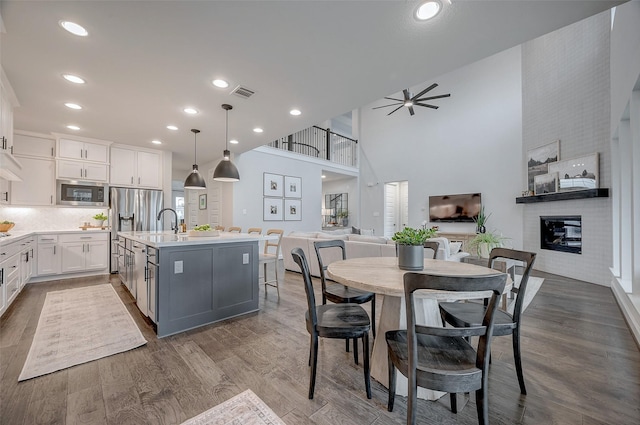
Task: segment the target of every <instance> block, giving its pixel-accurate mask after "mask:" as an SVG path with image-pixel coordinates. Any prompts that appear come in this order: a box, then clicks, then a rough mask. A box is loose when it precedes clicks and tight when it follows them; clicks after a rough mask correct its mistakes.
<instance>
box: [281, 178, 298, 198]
mask: <svg viewBox="0 0 640 425" xmlns="http://www.w3.org/2000/svg"><path fill="white" fill-rule="evenodd" d="M284 197H285V198H302V178H301V177H292V176H284Z"/></svg>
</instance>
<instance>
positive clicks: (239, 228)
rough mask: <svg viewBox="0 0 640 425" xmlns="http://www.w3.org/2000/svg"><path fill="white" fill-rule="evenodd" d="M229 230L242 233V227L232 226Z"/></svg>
mask: <svg viewBox="0 0 640 425" xmlns="http://www.w3.org/2000/svg"><path fill="white" fill-rule="evenodd" d="M229 232H235V233H242V227H238V226H231V227H229Z"/></svg>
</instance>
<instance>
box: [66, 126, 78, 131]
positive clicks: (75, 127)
mask: <svg viewBox="0 0 640 425" xmlns="http://www.w3.org/2000/svg"><path fill="white" fill-rule="evenodd" d="M67 128H68V129H69V130H80V127H78V126H77V125H68V126H67Z"/></svg>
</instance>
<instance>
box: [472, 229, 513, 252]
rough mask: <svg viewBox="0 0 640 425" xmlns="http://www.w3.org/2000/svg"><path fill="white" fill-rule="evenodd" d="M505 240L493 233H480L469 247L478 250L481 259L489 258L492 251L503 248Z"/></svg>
mask: <svg viewBox="0 0 640 425" xmlns="http://www.w3.org/2000/svg"><path fill="white" fill-rule="evenodd" d="M505 239H506V238H504V237H502V236H498V235H496V234H495V233H492V232H485V233H478V234H477V235H476V236H475V237H474V238H473V239H471V241H469V246H470V247H471V248H475V249H476V252H477V253H478V256H479V257H480V258H489V254H490V253H491V250H492V249H493V248H497V247H499V246H502V244H503V242H504V240H505Z"/></svg>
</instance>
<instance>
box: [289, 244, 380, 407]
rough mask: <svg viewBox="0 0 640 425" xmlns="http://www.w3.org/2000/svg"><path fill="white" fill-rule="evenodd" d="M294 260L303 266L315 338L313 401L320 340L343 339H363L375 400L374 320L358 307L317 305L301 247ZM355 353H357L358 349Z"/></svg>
mask: <svg viewBox="0 0 640 425" xmlns="http://www.w3.org/2000/svg"><path fill="white" fill-rule="evenodd" d="M291 256H292V257H293V261H295V262H296V263H297V264H298V266H299V267H300V272H301V273H302V279H303V280H304V290H305V293H306V294H307V307H308V309H307V313H306V314H305V321H306V324H307V332H309V334H310V335H311V342H310V346H309V366H311V370H310V374H309V399H312V398H313V392H314V389H315V385H316V370H317V368H318V337H324V338H339V339H343V338H344V339H347V340H348V339H350V338H353V339H356V340H357V339H360V338H361V339H362V351H363V357H364V359H363V363H364V385H365V389H366V392H367V398H371V376H370V373H369V328H370V321H369V316H368V315H367V312H366V311H365V310H364V309H363V308H362V307H361V306H360V305H358V304H346V303H343V304H322V305H319V306H317V305H316V298H315V294H314V292H313V284H312V282H311V273H310V272H309V264H308V263H307V259H306V257H305V255H304V251H302V249H300V248H294V249H293V250H292V251H291ZM354 351H355V350H354Z"/></svg>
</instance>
